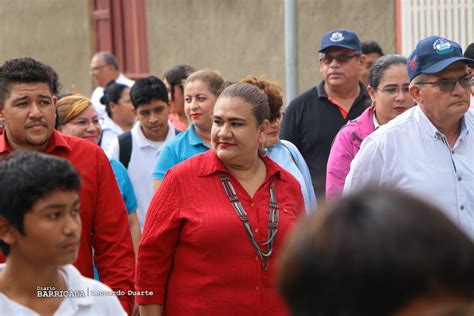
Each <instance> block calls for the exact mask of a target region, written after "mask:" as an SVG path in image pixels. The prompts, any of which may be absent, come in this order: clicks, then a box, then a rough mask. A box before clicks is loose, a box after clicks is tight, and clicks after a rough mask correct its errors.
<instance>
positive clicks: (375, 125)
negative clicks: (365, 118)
mask: <svg viewBox="0 0 474 316" xmlns="http://www.w3.org/2000/svg"><path fill="white" fill-rule="evenodd" d="M372 119H373V120H374V128H375V129H377V128H379V127H380V126H381V125H380V124H379V121H377V117H376V116H375V111H374V115H373V117H372Z"/></svg>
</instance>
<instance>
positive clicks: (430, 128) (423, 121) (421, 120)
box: [414, 106, 469, 147]
mask: <svg viewBox="0 0 474 316" xmlns="http://www.w3.org/2000/svg"><path fill="white" fill-rule="evenodd" d="M414 112H415V113H414V117H415V119H416V121H417V122H418V124H419V125H420V126H421V128H422V129H424V130H425V131H426V132H428V133H429V135H430V136H431V137H433V138H434V139H438V138H439V136H438V135H439V134H441V135H443V136H444V134H443V133H441V132H440V131H438V129H437V128H436V126H434V125H433V123H431V121H430V120H429V119H428V117H427V116H426V115H425V113H424V112H423V111H422V110H421V108H420V107H419V106H415V109H414ZM468 134H469V129H468V127H467V124H466V118H465V115H463V117H462V118H461V132H460V133H459V137H458V141H459V140H460V139H463V138H464V137H466V136H467V135H468ZM458 141H456V144H457V142H458ZM455 147H456V145H455Z"/></svg>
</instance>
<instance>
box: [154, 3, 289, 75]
mask: <svg viewBox="0 0 474 316" xmlns="http://www.w3.org/2000/svg"><path fill="white" fill-rule="evenodd" d="M147 9H148V12H147V19H148V25H149V28H148V36H149V43H148V44H149V48H150V50H149V52H150V68H151V71H152V73H155V74H159V75H162V74H163V73H164V72H165V71H166V70H168V69H169V68H171V67H172V66H174V65H176V64H183V63H185V64H189V65H192V66H193V67H195V68H197V69H199V68H212V69H216V70H219V71H220V72H221V74H222V75H223V76H224V77H225V78H226V79H227V80H231V81H235V80H239V79H240V78H242V77H243V76H245V75H247V74H249V73H252V74H265V76H266V77H267V78H272V79H281V78H282V77H281V76H282V74H283V73H284V70H285V68H284V46H283V45H282V43H283V29H284V25H283V1H275V0H238V1H236V0H218V1H216V0H199V1H194V0H160V1H155V0H149V1H148V2H147Z"/></svg>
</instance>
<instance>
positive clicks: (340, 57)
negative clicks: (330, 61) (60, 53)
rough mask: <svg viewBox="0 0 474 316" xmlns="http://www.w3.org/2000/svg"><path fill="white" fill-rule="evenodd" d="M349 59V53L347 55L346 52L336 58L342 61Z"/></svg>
mask: <svg viewBox="0 0 474 316" xmlns="http://www.w3.org/2000/svg"><path fill="white" fill-rule="evenodd" d="M349 59H350V57H349V55H346V54H343V55H339V56H336V60H337V61H338V62H340V63H345V62H346V61H348V60H349Z"/></svg>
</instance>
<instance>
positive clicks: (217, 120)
mask: <svg viewBox="0 0 474 316" xmlns="http://www.w3.org/2000/svg"><path fill="white" fill-rule="evenodd" d="M213 122H214V124H215V125H217V126H219V125H221V124H222V123H221V119H219V118H214V120H213Z"/></svg>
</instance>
